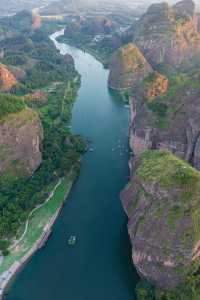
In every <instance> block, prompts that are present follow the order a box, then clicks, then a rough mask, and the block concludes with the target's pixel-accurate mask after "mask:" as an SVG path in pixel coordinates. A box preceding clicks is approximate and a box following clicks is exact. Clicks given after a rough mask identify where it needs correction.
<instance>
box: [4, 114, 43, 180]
mask: <svg viewBox="0 0 200 300" xmlns="http://www.w3.org/2000/svg"><path fill="white" fill-rule="evenodd" d="M42 139H43V129H42V125H41V122H40V119H39V116H38V114H37V113H36V112H35V111H33V110H31V109H28V108H26V109H23V110H22V111H20V112H17V113H11V114H8V115H7V116H6V117H5V118H2V119H1V120H0V175H2V174H4V175H5V174H6V173H8V174H11V175H12V176H16V177H20V176H27V175H28V176H29V175H31V174H32V173H33V172H34V171H35V170H36V169H37V168H38V167H39V165H40V164H41V161H42V154H41V145H42Z"/></svg>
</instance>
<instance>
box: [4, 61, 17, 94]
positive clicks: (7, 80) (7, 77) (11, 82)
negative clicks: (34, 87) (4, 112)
mask: <svg viewBox="0 0 200 300" xmlns="http://www.w3.org/2000/svg"><path fill="white" fill-rule="evenodd" d="M16 84H17V80H16V78H15V76H14V75H13V74H12V73H11V72H10V71H9V70H8V68H7V67H6V66H5V65H3V64H0V90H1V91H4V92H8V91H10V90H11V88H12V87H13V86H15V85H16Z"/></svg>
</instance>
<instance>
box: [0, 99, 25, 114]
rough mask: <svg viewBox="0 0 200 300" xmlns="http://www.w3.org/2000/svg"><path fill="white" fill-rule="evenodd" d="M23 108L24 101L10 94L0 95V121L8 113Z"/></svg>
mask: <svg viewBox="0 0 200 300" xmlns="http://www.w3.org/2000/svg"><path fill="white" fill-rule="evenodd" d="M24 108H25V103H24V99H23V98H22V97H16V96H13V95H10V94H2V93H0V119H1V118H4V117H5V116H7V115H8V114H10V113H16V112H19V111H21V110H23V109H24Z"/></svg>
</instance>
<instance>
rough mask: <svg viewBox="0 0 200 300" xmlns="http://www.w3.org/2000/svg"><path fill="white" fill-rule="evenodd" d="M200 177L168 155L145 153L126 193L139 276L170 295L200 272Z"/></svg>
mask: <svg viewBox="0 0 200 300" xmlns="http://www.w3.org/2000/svg"><path fill="white" fill-rule="evenodd" d="M199 195H200V173H199V172H198V171H196V170H195V169H193V168H192V167H191V166H189V165H188V164H187V163H185V162H184V161H182V160H181V159H178V158H177V157H176V156H174V155H172V154H171V153H170V152H167V151H150V150H149V151H146V152H143V154H141V155H140V157H139V158H138V160H137V161H135V164H134V176H133V178H132V180H131V183H129V184H128V186H127V187H126V188H125V190H124V191H123V192H122V199H123V205H124V208H125V211H126V213H127V215H128V217H129V222H128V231H129V235H130V238H131V242H132V247H133V252H132V256H133V262H134V265H135V266H136V268H137V270H138V272H139V274H140V275H141V276H142V277H144V278H145V279H147V280H148V281H150V282H151V283H152V284H155V285H156V287H159V288H161V289H164V290H165V289H171V288H174V287H175V286H177V284H179V283H180V282H182V281H184V280H185V279H186V277H187V275H188V274H191V273H194V272H195V271H196V270H197V268H198V267H199V257H200V242H199V237H200V223H199V216H200V205H199ZM145 299H146V298H145Z"/></svg>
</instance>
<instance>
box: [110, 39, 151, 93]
mask: <svg viewBox="0 0 200 300" xmlns="http://www.w3.org/2000/svg"><path fill="white" fill-rule="evenodd" d="M109 69H110V74H109V80H108V85H109V87H110V88H112V89H116V90H126V89H132V88H133V87H134V86H135V85H136V84H138V83H139V82H141V81H142V80H143V79H144V78H145V77H147V76H148V75H149V74H150V73H152V72H153V69H152V67H151V66H150V65H149V63H148V62H147V60H146V59H145V57H144V56H143V55H142V53H141V52H140V50H139V49H138V48H137V47H136V46H135V45H134V44H131V43H130V44H128V45H126V46H124V47H123V48H121V49H119V50H118V51H117V52H116V53H115V54H114V55H113V57H112V61H111V64H110V67H109Z"/></svg>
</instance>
